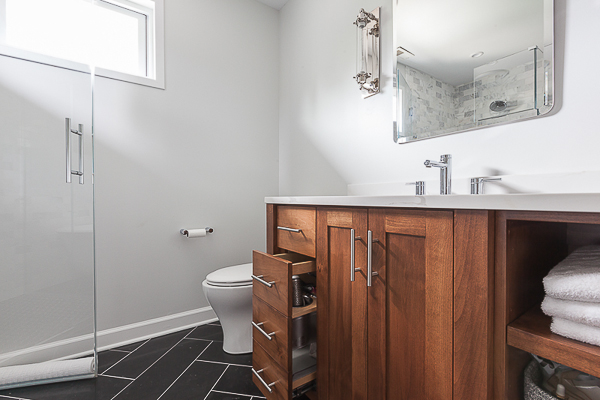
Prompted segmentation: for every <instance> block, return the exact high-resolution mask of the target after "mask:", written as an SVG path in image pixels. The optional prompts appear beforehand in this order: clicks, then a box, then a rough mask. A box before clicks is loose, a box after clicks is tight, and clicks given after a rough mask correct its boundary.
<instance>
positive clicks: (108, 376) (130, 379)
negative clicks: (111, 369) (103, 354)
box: [98, 374, 135, 381]
mask: <svg viewBox="0 0 600 400" xmlns="http://www.w3.org/2000/svg"><path fill="white" fill-rule="evenodd" d="M98 376H104V377H107V378H116V379H125V380H128V381H135V379H133V378H126V377H124V376H114V375H106V374H100V375H98Z"/></svg>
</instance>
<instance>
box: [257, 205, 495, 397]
mask: <svg viewBox="0 0 600 400" xmlns="http://www.w3.org/2000/svg"><path fill="white" fill-rule="evenodd" d="M281 207H282V206H276V205H268V206H267V216H268V218H267V227H268V229H267V252H268V253H272V254H274V253H277V252H280V251H281V250H282V249H281V248H280V247H279V246H278V243H279V240H278V235H279V233H278V232H277V221H278V220H280V219H279V218H278V215H279V209H280V208H281ZM285 207H286V209H287V210H286V212H287V211H289V207H288V206H285ZM299 208H300V209H302V208H301V207H299ZM288 215H289V213H288ZM493 224H494V213H493V212H488V211H469V210H465V211H453V210H423V209H419V210H414V209H402V208H394V209H391V208H360V207H316V236H315V241H316V253H315V254H316V269H317V298H318V303H319V304H318V309H317V343H318V346H317V389H318V397H319V398H320V399H326V400H348V399H354V400H359V399H364V400H368V399H372V400H385V399H389V400H392V399H393V400H396V399H398V400H404V399H406V400H447V399H452V398H454V399H461V400H485V399H491V398H492V397H491V396H492V394H493V386H492V383H493V381H492V368H493V365H492V358H491V355H492V354H493V352H492V339H493V330H492V322H493V320H492V314H491V311H492V306H493V290H492V289H493V259H494V258H493V242H492V241H493V233H494V229H493ZM369 232H370V234H371V235H372V236H371V238H372V241H371V252H369V243H368V239H369V237H370V236H369ZM352 235H354V236H352ZM286 246H287V244H286ZM369 255H370V256H371V257H370V260H371V268H372V276H371V285H370V286H369V285H368V275H367V273H368V268H369ZM352 259H354V268H355V269H356V270H355V273H354V280H352V277H351V275H352V268H351V266H352ZM261 300H262V299H261ZM257 304H260V303H257ZM256 334H257V333H256V332H255V335H256ZM259 349H262V347H261V348H259ZM259 357H260V358H261V359H264V357H262V356H261V355H259ZM256 358H257V357H256V355H255V359H256ZM257 367H261V366H257ZM255 381H256V380H255ZM257 385H258V386H259V387H260V384H259V383H258V382H257ZM261 390H262V389H261ZM263 393H265V392H264V390H263ZM267 398H270V397H269V396H267Z"/></svg>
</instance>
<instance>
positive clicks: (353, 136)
mask: <svg viewBox="0 0 600 400" xmlns="http://www.w3.org/2000/svg"><path fill="white" fill-rule="evenodd" d="M377 6H382V51H383V54H382V66H383V67H382V73H383V77H382V87H383V91H382V93H381V94H379V95H377V96H374V97H372V98H370V99H367V100H363V99H362V98H361V96H360V94H359V91H358V88H357V85H356V83H355V82H353V80H352V76H354V73H355V70H354V69H355V61H354V60H355V32H354V26H353V25H352V22H353V21H354V20H355V18H356V14H357V13H358V10H359V9H360V8H361V7H364V8H365V9H366V10H369V11H370V10H372V9H374V8H375V7H377ZM315 10H318V12H315ZM391 10H392V0H383V1H381V0H361V1H358V0H291V1H290V2H289V3H288V4H287V5H286V6H285V7H284V8H283V9H282V11H281V16H280V18H281V43H280V49H281V86H280V107H281V112H280V156H281V163H280V194H281V195H303V194H305V195H309V194H323V195H333V194H339V195H344V194H346V185H359V184H367V185H369V184H378V183H385V182H407V181H415V180H430V181H432V182H434V181H436V180H437V179H438V175H439V171H437V170H436V169H431V170H427V169H425V168H424V167H423V161H424V160H426V159H432V158H433V159H437V158H438V157H439V155H440V154H446V153H450V154H452V155H453V156H454V176H455V178H465V182H463V183H464V184H461V185H460V186H459V185H457V186H456V189H459V188H460V189H461V190H463V192H465V193H468V185H467V183H466V178H468V177H474V176H485V175H487V174H489V173H490V171H497V172H498V173H499V174H517V175H535V174H544V173H550V174H552V173H554V174H560V173H577V172H579V171H598V170H599V168H598V166H597V162H596V154H595V153H596V150H597V149H598V147H599V146H600V135H599V134H598V128H597V113H596V112H595V111H594V106H593V105H594V104H595V97H596V96H597V94H598V92H599V90H600V84H599V83H598V80H597V79H594V78H592V79H590V77H594V76H595V75H596V74H597V71H596V66H597V65H598V64H600V53H599V52H597V51H593V50H591V48H593V47H594V46H593V43H594V38H597V37H599V36H600V24H598V23H597V21H598V20H600V3H599V2H598V1H597V0H577V1H566V0H556V16H555V19H556V45H557V49H556V64H557V65H556V70H557V81H558V85H557V91H558V96H557V100H558V102H559V103H560V106H559V107H557V109H558V112H557V113H556V114H555V115H553V116H550V117H545V118H540V119H537V120H533V121H528V122H519V123H516V124H509V125H504V126H496V127H490V128H485V129H481V130H476V131H473V132H469V133H462V134H458V135H452V136H447V137H443V138H438V139H433V140H426V141H422V142H416V143H411V144H406V145H396V144H394V143H393V139H392V138H393V136H392V93H393V86H392V76H391V72H392V65H393V60H392V40H391V26H390V24H391V22H392V18H391ZM563 89H564V90H563ZM566 181H568V180H566ZM562 182H563V181H561V183H558V181H556V180H553V179H548V180H547V181H546V182H545V184H544V186H543V187H540V188H538V190H540V191H543V192H555V191H564V187H562V186H561V185H562V184H563V183H562ZM583 184H584V185H582V186H579V187H575V188H572V189H569V190H573V191H581V190H582V189H585V186H589V184H590V182H589V181H587V182H583ZM596 186H597V185H596ZM430 187H431V188H435V187H434V186H430ZM397 189H398V192H397V193H399V194H401V193H402V191H404V193H409V192H410V191H411V190H412V191H413V193H414V187H413V188H412V189H411V188H410V187H406V186H403V185H402V186H401V185H397Z"/></svg>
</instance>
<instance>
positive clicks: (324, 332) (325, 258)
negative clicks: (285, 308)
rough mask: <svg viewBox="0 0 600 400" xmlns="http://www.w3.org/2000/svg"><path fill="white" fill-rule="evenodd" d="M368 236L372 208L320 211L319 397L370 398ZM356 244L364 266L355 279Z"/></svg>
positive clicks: (359, 264)
mask: <svg viewBox="0 0 600 400" xmlns="http://www.w3.org/2000/svg"><path fill="white" fill-rule="evenodd" d="M352 229H354V237H352ZM356 237H360V239H356V240H355V238H356ZM366 238H367V210H366V209H355V208H352V209H348V208H346V209H326V208H323V209H319V210H318V212H317V282H318V286H317V297H318V299H319V310H318V312H317V315H318V322H317V335H318V339H317V340H318V343H319V346H318V348H317V352H318V355H317V381H318V382H319V384H318V391H319V399H327V400H366V399H367V384H366V378H367V376H366V374H367V354H366V351H367V326H366V323H367V286H366V275H365V273H366ZM353 245H354V246H353ZM352 247H354V260H355V268H360V271H357V272H356V273H355V279H354V281H353V282H352V281H351V263H352V262H351V260H352V256H353V254H352V251H351V248H352Z"/></svg>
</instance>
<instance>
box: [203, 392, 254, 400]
mask: <svg viewBox="0 0 600 400" xmlns="http://www.w3.org/2000/svg"><path fill="white" fill-rule="evenodd" d="M211 392H215V393H223V394H232V395H234V396H243V397H248V399H250V400H252V399H253V397H252V395H251V394H241V393H233V392H225V391H223V390H211Z"/></svg>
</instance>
